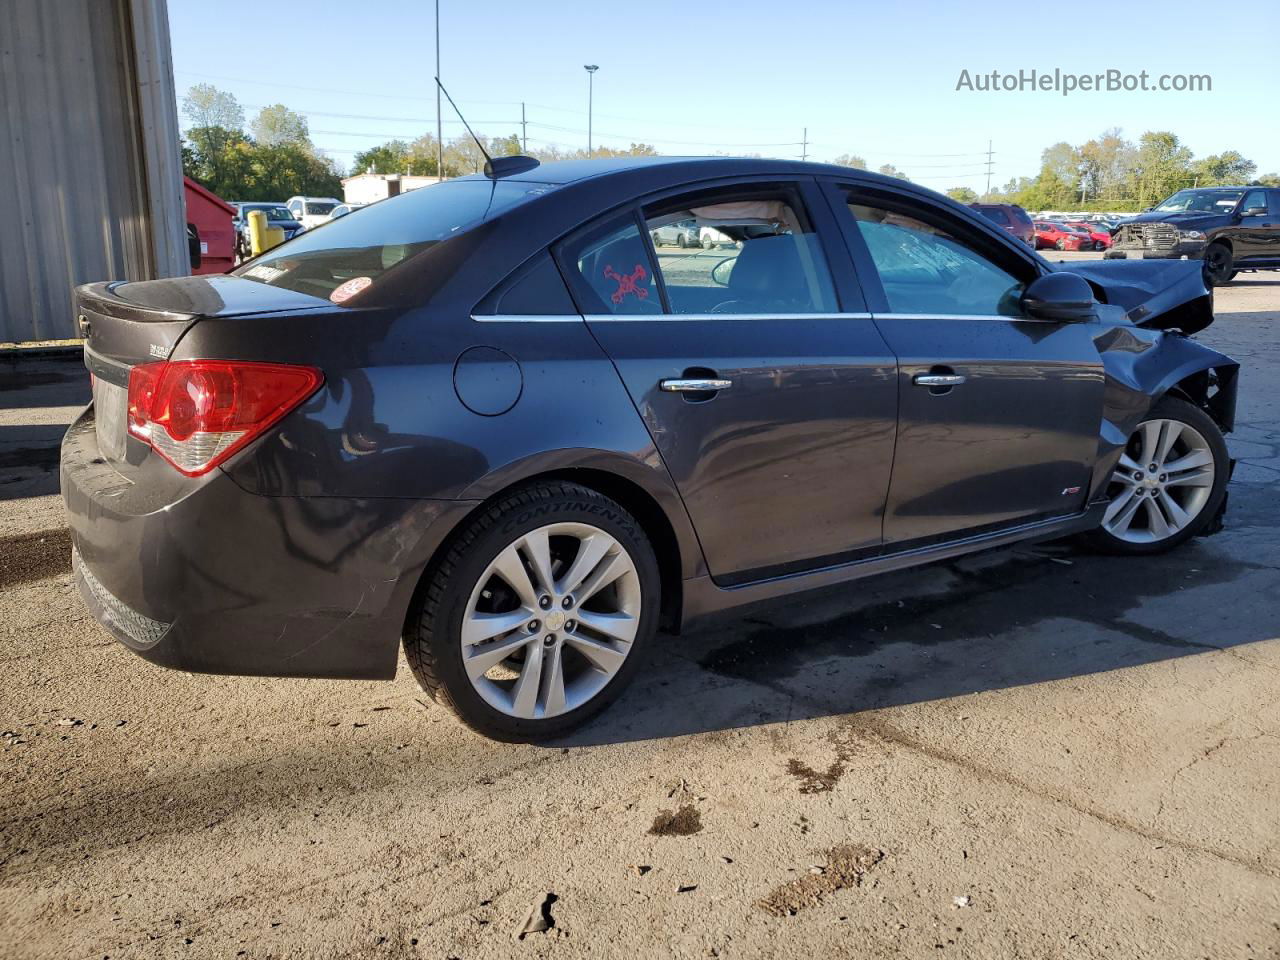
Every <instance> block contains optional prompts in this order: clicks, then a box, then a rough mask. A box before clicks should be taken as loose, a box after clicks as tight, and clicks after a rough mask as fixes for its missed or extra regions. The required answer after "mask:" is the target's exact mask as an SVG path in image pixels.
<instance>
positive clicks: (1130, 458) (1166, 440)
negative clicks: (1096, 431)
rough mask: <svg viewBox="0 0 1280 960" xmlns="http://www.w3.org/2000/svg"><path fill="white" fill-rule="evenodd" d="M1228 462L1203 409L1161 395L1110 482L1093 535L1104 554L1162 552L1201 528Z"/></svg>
mask: <svg viewBox="0 0 1280 960" xmlns="http://www.w3.org/2000/svg"><path fill="white" fill-rule="evenodd" d="M1228 470H1229V459H1228V454H1227V444H1226V441H1224V440H1223V439H1222V432H1221V431H1220V430H1219V429H1218V425H1217V424H1216V423H1214V422H1213V420H1212V419H1211V418H1210V417H1209V415H1208V414H1207V413H1205V412H1204V411H1203V410H1201V409H1200V408H1199V407H1197V406H1194V405H1193V404H1190V403H1188V402H1187V401H1185V400H1182V399H1179V398H1177V397H1165V398H1164V399H1163V400H1161V401H1160V402H1159V403H1157V404H1156V405H1155V406H1154V407H1152V409H1151V412H1150V413H1148V414H1147V417H1146V419H1144V420H1143V421H1142V423H1140V424H1139V425H1138V428H1137V429H1136V430H1135V431H1134V432H1133V435H1132V436H1131V437H1130V438H1129V442H1128V444H1127V445H1126V446H1125V449H1124V452H1123V453H1122V454H1121V455H1120V461H1119V462H1118V463H1117V464H1116V468H1115V471H1114V472H1113V473H1112V475H1111V480H1110V482H1109V483H1108V485H1107V497H1108V499H1109V500H1110V503H1109V504H1108V506H1107V510H1106V513H1105V515H1104V516H1103V519H1102V526H1101V527H1099V528H1098V529H1097V530H1095V531H1093V532H1092V533H1091V534H1090V539H1091V541H1092V542H1093V544H1094V545H1095V546H1097V547H1099V548H1101V549H1103V550H1105V551H1107V552H1109V553H1121V554H1133V555H1145V554H1153V553H1163V552H1164V551H1166V550H1170V549H1172V548H1173V547H1176V546H1178V544H1180V543H1183V542H1185V541H1187V540H1189V539H1190V538H1191V537H1194V536H1195V535H1196V534H1198V533H1200V532H1202V531H1203V530H1204V529H1205V527H1207V526H1208V525H1209V524H1210V523H1211V522H1212V520H1213V518H1214V515H1215V514H1216V513H1217V512H1218V509H1219V507H1220V506H1221V504H1222V498H1223V496H1225V494H1226V486H1227V473H1228Z"/></svg>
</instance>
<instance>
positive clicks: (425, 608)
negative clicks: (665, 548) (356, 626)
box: [405, 482, 660, 741]
mask: <svg viewBox="0 0 1280 960" xmlns="http://www.w3.org/2000/svg"><path fill="white" fill-rule="evenodd" d="M659 592H660V586H659V576H658V566H657V560H656V559H655V556H654V552H653V548H652V547H651V546H650V544H649V540H648V538H647V537H646V536H645V534H644V531H643V530H641V529H640V526H639V525H638V524H637V523H636V521H635V519H634V518H633V517H632V516H631V515H630V514H629V513H627V511H626V510H624V509H623V508H622V507H621V506H619V505H618V504H617V503H614V502H613V501H612V500H610V499H609V498H607V497H605V496H603V495H601V494H599V493H596V492H595V491H593V490H589V489H587V488H585V487H581V486H578V485H576V484H571V483H558V482H557V483H540V484H536V485H533V486H529V487H526V488H524V489H522V490H518V491H515V492H513V493H511V494H509V495H507V496H504V497H503V498H502V499H500V500H499V501H498V502H496V503H495V504H494V505H493V506H492V507H489V508H487V509H485V510H484V511H483V512H482V513H481V514H480V515H479V516H478V517H477V518H476V519H475V520H473V521H472V522H471V523H470V524H469V525H468V526H467V527H466V528H465V529H464V530H463V532H462V533H461V534H460V535H459V537H458V538H457V540H456V541H455V543H454V545H453V546H452V547H451V548H450V549H449V551H448V553H447V555H446V556H445V558H444V560H443V561H441V562H440V564H439V565H438V566H437V568H436V569H435V570H433V571H432V572H431V575H430V579H429V581H428V582H427V584H426V585H425V590H424V591H423V594H422V599H421V605H420V609H419V611H418V613H417V615H416V617H415V620H414V621H413V622H411V624H410V627H409V629H408V631H407V632H406V636H405V654H406V656H407V658H408V661H409V666H410V667H411V668H412V669H413V672H414V675H415V676H416V677H417V679H418V682H419V683H420V684H421V685H422V687H423V689H425V690H426V691H427V692H428V693H429V694H430V695H431V696H432V697H433V698H434V699H435V701H436V702H437V703H439V704H441V705H442V706H445V707H447V708H448V709H449V710H451V711H452V712H453V713H454V714H455V715H456V716H457V717H458V718H459V719H460V720H462V722H463V723H465V724H466V725H467V726H469V727H471V728H472V729H474V730H476V731H478V732H480V733H482V734H484V735H486V736H489V737H493V738H495V739H499V740H508V741H536V740H541V739H545V738H548V737H555V736H559V735H562V734H564V733H567V732H568V731H569V730H572V729H573V728H574V727H577V726H578V725H580V724H581V723H583V722H585V721H586V720H588V719H589V718H590V717H592V716H594V715H595V714H596V713H598V712H599V711H600V710H602V709H604V708H605V707H606V706H608V704H609V703H611V702H612V701H613V700H614V699H616V698H617V696H618V695H619V694H620V693H621V692H622V690H623V688H624V687H625V686H626V684H627V683H628V682H629V680H630V679H631V677H632V676H633V675H634V673H635V671H636V669H637V667H638V665H639V662H640V657H641V655H642V654H643V652H644V650H645V648H646V647H647V645H648V644H649V643H650V642H651V640H652V637H653V634H654V633H655V632H656V630H657V619H658V609H659V606H660V598H659Z"/></svg>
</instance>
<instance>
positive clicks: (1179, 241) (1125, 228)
mask: <svg viewBox="0 0 1280 960" xmlns="http://www.w3.org/2000/svg"><path fill="white" fill-rule="evenodd" d="M1106 257H1107V259H1121V260H1125V259H1127V260H1143V259H1146V260H1156V259H1158V260H1181V259H1184V258H1185V259H1189V260H1203V261H1204V273H1205V279H1206V280H1208V281H1209V282H1210V283H1211V284H1213V285H1215V286H1220V285H1221V284H1224V283H1227V282H1228V281H1230V280H1231V279H1232V278H1233V277H1235V275H1236V274H1237V273H1239V272H1240V271H1241V270H1280V189H1277V188H1274V187H1200V188H1197V189H1191V190H1179V191H1178V192H1177V193H1175V194H1174V195H1173V196H1172V197H1170V198H1169V199H1168V200H1166V201H1164V202H1163V203H1161V204H1159V205H1158V206H1156V207H1153V208H1152V209H1151V210H1148V211H1147V212H1146V213H1143V214H1139V215H1138V216H1136V217H1134V218H1133V219H1132V220H1127V221H1125V222H1124V223H1123V224H1121V225H1120V226H1119V228H1117V230H1116V231H1115V234H1114V245H1113V246H1112V248H1111V249H1110V250H1108V251H1107V253H1106Z"/></svg>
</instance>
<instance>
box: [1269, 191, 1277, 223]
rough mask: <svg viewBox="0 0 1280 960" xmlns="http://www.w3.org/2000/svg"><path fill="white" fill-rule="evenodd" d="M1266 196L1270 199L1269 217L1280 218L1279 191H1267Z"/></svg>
mask: <svg viewBox="0 0 1280 960" xmlns="http://www.w3.org/2000/svg"><path fill="white" fill-rule="evenodd" d="M1267 194H1268V196H1270V197H1271V215H1272V216H1273V217H1280V190H1269V191H1267Z"/></svg>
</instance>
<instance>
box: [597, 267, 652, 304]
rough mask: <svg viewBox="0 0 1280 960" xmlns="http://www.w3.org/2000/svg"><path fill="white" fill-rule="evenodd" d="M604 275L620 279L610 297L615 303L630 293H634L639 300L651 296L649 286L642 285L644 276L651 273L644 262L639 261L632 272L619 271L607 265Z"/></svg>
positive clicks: (612, 278)
mask: <svg viewBox="0 0 1280 960" xmlns="http://www.w3.org/2000/svg"><path fill="white" fill-rule="evenodd" d="M604 275H605V276H606V277H608V278H609V279H610V280H617V281H618V289H617V290H615V291H613V294H612V296H610V297H609V299H610V300H612V301H613V302H614V303H621V302H622V301H623V300H624V299H625V298H626V296H627V294H628V293H634V294H635V295H636V299H637V300H644V299H646V298H647V297H648V296H649V288H648V287H642V286H640V284H641V283H643V282H644V278H645V277H647V276H648V275H649V273H648V271H647V270H645V268H644V265H643V264H639V263H637V264H636V268H635V269H634V270H632V271H631V272H630V273H619V272H618V271H617V270H615V269H613V267H611V266H608V265H606V266H605V268H604Z"/></svg>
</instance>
